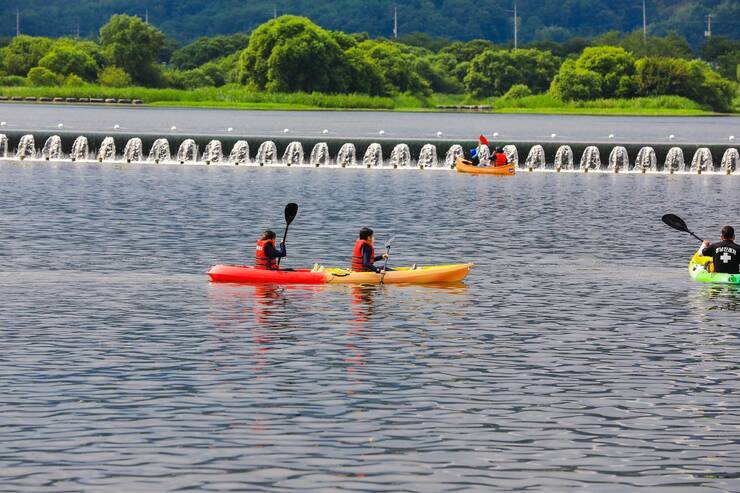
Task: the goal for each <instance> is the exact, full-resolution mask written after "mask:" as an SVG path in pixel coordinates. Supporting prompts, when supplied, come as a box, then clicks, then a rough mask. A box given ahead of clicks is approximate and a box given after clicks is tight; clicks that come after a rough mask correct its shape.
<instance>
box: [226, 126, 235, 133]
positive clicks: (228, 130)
mask: <svg viewBox="0 0 740 493" xmlns="http://www.w3.org/2000/svg"><path fill="white" fill-rule="evenodd" d="M226 131H227V132H229V133H231V132H233V131H234V127H229V128H227V129H226Z"/></svg>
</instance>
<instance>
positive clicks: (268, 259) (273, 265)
mask: <svg viewBox="0 0 740 493" xmlns="http://www.w3.org/2000/svg"><path fill="white" fill-rule="evenodd" d="M286 255H287V253H286V251H285V243H283V242H282V241H281V242H280V250H278V249H277V248H275V232H274V231H270V230H269V229H268V230H267V231H265V232H264V233H262V237H261V238H260V239H259V241H257V248H256V249H255V257H254V268H255V269H264V270H278V269H279V268H280V267H278V263H277V259H279V258H283V257H285V256H286Z"/></svg>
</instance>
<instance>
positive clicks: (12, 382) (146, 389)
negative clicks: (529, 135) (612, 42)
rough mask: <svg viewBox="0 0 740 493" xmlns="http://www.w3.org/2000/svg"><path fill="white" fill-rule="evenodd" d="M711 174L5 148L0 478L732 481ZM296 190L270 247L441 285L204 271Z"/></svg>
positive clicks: (294, 485) (566, 484)
mask: <svg viewBox="0 0 740 493" xmlns="http://www.w3.org/2000/svg"><path fill="white" fill-rule="evenodd" d="M739 183H740V181H739V180H738V179H737V178H736V177H724V176H660V175H648V176H641V175H613V174H596V173H589V174H555V173H532V174H521V175H518V176H516V177H511V178H508V177H503V178H499V177H485V176H467V175H459V174H454V173H450V172H431V171H421V172H418V171H409V172H400V171H395V172H394V171H377V170H360V169H358V170H349V169H344V170H342V169H333V170H332V169H279V168H271V169H266V168H262V169H260V168H241V167H238V168H237V167H219V168H216V167H205V166H164V165H161V166H155V165H146V166H132V165H113V164H111V165H106V166H98V165H85V164H78V165H73V164H70V163H66V164H64V163H56V164H53V163H52V164H50V163H24V164H0V227H1V228H2V237H0V300H2V310H0V348H1V349H2V351H1V352H0V396H1V397H0V416H1V419H0V485H2V486H0V490H2V491H13V492H33V493H39V492H42V493H43V492H78V491H90V492H101V491H127V492H138V491H141V492H152V491H158V492H159V491H269V492H305V491H388V492H395V491H407V492H417V491H418V492H437V491H486V492H489V491H514V490H516V491H543V492H560V491H562V492H569V491H574V490H577V491H593V492H599V493H602V492H625V491H627V492H628V491H645V492H661V491H666V492H667V491H670V492H684V491H685V492H692V493H696V492H700V493H701V492H720V491H740V379H739V378H738V377H740V364H739V363H738V361H740V339H739V335H740V332H739V331H740V290H738V289H733V288H728V287H712V286H707V285H700V284H695V283H692V281H691V280H690V278H689V276H688V273H687V271H686V263H687V261H688V258H689V256H690V254H691V252H692V250H693V249H694V248H696V247H697V244H696V241H694V240H692V239H691V238H690V237H688V235H683V234H681V233H679V232H677V231H674V230H670V229H668V228H666V227H665V226H664V225H663V224H662V223H661V222H660V216H661V215H662V214H663V213H665V212H669V211H670V212H675V213H678V214H679V215H682V216H684V218H685V219H686V220H687V222H688V223H689V225H690V226H691V227H692V228H693V229H694V230H695V231H696V232H697V233H699V234H701V235H706V236H707V237H714V236H716V235H717V234H718V232H719V228H720V227H721V225H723V224H724V223H731V224H734V225H735V226H736V227H737V226H740V224H738V223H740V221H739V219H740V217H739V216H738V211H739V209H738V207H737V197H738V194H737V191H738V184H739ZM288 201H295V202H297V203H299V204H300V212H299V215H298V217H297V219H296V221H295V222H294V223H293V225H292V226H291V229H290V236H289V238H288V251H289V254H290V257H289V258H288V259H287V261H286V262H285V264H287V266H290V267H298V266H310V265H312V264H313V263H314V262H320V263H325V264H335V265H336V264H339V265H346V264H347V263H348V262H349V258H348V257H349V255H350V251H351V248H352V244H353V242H354V237H355V234H356V232H357V230H358V228H359V227H361V226H364V225H368V226H371V227H373V228H375V230H376V232H377V239H378V241H379V242H382V241H383V240H385V239H387V238H388V237H389V236H390V235H391V234H395V235H396V240H395V242H394V244H393V251H392V252H391V253H392V255H393V256H392V259H391V261H392V263H393V264H395V265H401V264H409V263H412V262H419V263H431V262H448V261H473V262H475V264H476V266H475V268H474V269H473V271H472V272H471V274H470V276H469V278H468V279H467V280H466V282H465V283H464V284H461V285H455V286H447V287H444V286H435V287H402V286H386V287H348V286H326V287H315V288H309V287H303V288H301V287H289V288H276V287H255V286H249V285H218V284H211V283H209V282H208V279H207V276H206V275H205V271H206V269H207V268H208V267H209V266H210V265H212V264H215V263H217V262H245V263H249V262H251V261H252V256H253V251H254V247H253V245H254V241H255V239H256V237H257V235H258V234H259V233H260V231H262V230H263V229H265V228H268V227H269V228H274V229H275V230H276V231H278V234H281V233H282V209H283V205H284V204H285V203H286V202H288Z"/></svg>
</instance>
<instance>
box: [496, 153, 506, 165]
mask: <svg viewBox="0 0 740 493" xmlns="http://www.w3.org/2000/svg"><path fill="white" fill-rule="evenodd" d="M507 164H509V160H508V159H507V158H506V154H505V153H503V152H498V153H496V166H506V165H507Z"/></svg>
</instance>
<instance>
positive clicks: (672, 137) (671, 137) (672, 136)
mask: <svg viewBox="0 0 740 493" xmlns="http://www.w3.org/2000/svg"><path fill="white" fill-rule="evenodd" d="M675 138H676V136H675V135H673V134H671V135H669V136H668V140H673V139H675Z"/></svg>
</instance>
